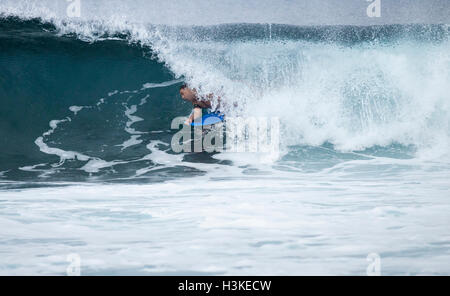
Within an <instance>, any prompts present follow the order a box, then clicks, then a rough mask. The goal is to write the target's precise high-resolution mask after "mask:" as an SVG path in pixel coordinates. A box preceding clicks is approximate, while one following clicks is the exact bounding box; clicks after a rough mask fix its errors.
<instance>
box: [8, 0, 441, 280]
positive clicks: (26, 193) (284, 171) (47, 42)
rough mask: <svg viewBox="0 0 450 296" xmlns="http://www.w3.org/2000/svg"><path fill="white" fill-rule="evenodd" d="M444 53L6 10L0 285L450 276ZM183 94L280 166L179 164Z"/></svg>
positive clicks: (407, 29) (371, 32)
mask: <svg viewBox="0 0 450 296" xmlns="http://www.w3.org/2000/svg"><path fill="white" fill-rule="evenodd" d="M0 8H2V7H0ZM3 8H4V7H3ZM449 36H450V31H449V26H448V25H376V26H330V25H327V26H326V25H324V26H298V25H281V24H243V23H234V24H224V25H209V26H183V25H177V26H170V25H164V26H162V25H159V26H156V25H151V24H146V23H129V22H124V23H114V24H113V23H105V22H100V21H87V20H78V21H73V22H71V21H68V20H61V19H57V18H45V17H42V16H35V15H31V16H30V15H27V16H24V15H19V14H17V13H16V12H11V11H9V12H8V11H6V12H5V10H1V9H0V144H1V145H0V149H1V150H0V254H1V256H0V274H1V275H47V274H48V275H65V274H66V273H67V269H68V266H69V265H70V264H71V259H70V258H72V257H71V256H73V255H71V254H75V255H76V256H79V258H80V262H81V265H80V268H81V274H82V275H116V274H117V275H119V274H126V275H366V272H367V268H368V266H369V265H370V263H371V262H370V258H372V257H371V256H373V255H370V256H369V254H373V253H374V254H375V256H379V259H380V261H379V262H380V263H381V267H380V271H381V274H382V275H417V274H427V275H448V274H450V265H449V262H450V226H449V225H450V178H449V175H450V39H449ZM185 82H187V83H189V84H190V85H192V86H194V87H196V88H197V89H199V90H200V92H201V93H205V94H206V93H214V94H220V96H221V98H222V100H223V101H224V102H227V103H228V106H237V107H235V108H232V107H229V108H228V109H226V110H224V111H225V112H226V113H227V115H228V116H235V115H236V116H243V117H248V116H257V117H267V118H270V117H277V118H279V120H280V150H279V153H277V154H276V155H273V154H270V153H250V152H248V153H231V152H221V153H220V152H219V153H206V152H201V153H175V152H174V151H172V149H171V145H170V143H171V139H172V136H173V135H174V134H175V133H176V132H177V130H173V129H171V121H172V119H174V118H175V117H178V116H187V115H188V114H189V113H190V112H191V106H190V105H189V104H188V103H186V102H184V101H182V100H181V98H180V96H179V92H178V90H179V87H180V85H182V84H183V83H185ZM368 256H369V259H368Z"/></svg>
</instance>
